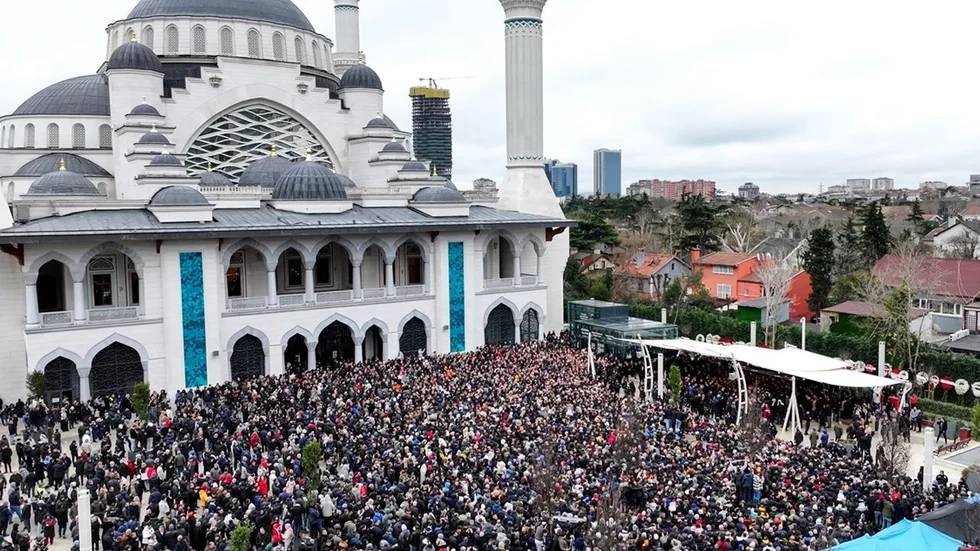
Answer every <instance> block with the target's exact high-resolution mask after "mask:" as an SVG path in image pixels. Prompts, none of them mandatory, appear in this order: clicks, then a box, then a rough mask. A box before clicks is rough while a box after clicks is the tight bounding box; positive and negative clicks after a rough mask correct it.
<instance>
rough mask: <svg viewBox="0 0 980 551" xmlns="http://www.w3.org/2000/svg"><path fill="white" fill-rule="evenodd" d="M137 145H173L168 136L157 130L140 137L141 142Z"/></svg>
mask: <svg viewBox="0 0 980 551" xmlns="http://www.w3.org/2000/svg"><path fill="white" fill-rule="evenodd" d="M136 143H138V144H141V145H172V144H171V143H170V140H168V139H167V137H166V136H164V135H163V134H161V133H159V132H157V131H155V130H154V131H153V132H147V133H146V134H143V135H142V136H140V139H139V141H138V142H136Z"/></svg>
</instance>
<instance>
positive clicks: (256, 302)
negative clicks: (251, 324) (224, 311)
mask: <svg viewBox="0 0 980 551" xmlns="http://www.w3.org/2000/svg"><path fill="white" fill-rule="evenodd" d="M268 305H269V302H268V301H267V300H266V297H243V298H230V299H228V309H229V310H261V309H262V308H265V307H266V306H268Z"/></svg>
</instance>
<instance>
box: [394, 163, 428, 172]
mask: <svg viewBox="0 0 980 551" xmlns="http://www.w3.org/2000/svg"><path fill="white" fill-rule="evenodd" d="M399 172H425V173H428V172H429V167H428V165H426V164H425V163H423V162H420V161H408V162H407V163H405V164H404V165H402V168H401V170H400V171H399Z"/></svg>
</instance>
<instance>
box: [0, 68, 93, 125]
mask: <svg viewBox="0 0 980 551" xmlns="http://www.w3.org/2000/svg"><path fill="white" fill-rule="evenodd" d="M13 114H14V115H97V116H105V117H108V116H109V83H108V82H107V81H106V78H105V76H103V75H87V76H83V77H75V78H70V79H68V80H63V81H61V82H58V83H56V84H52V85H51V86H48V87H47V88H45V89H44V90H41V91H40V92H38V93H36V94H34V95H33V96H31V97H30V99H28V100H27V101H25V102H24V103H22V104H21V105H20V107H18V108H17V110H16V111H14V112H13Z"/></svg>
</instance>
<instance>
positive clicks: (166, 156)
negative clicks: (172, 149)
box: [149, 153, 184, 167]
mask: <svg viewBox="0 0 980 551" xmlns="http://www.w3.org/2000/svg"><path fill="white" fill-rule="evenodd" d="M149 166H180V167H182V166H184V163H182V162H180V159H178V158H177V157H175V156H173V155H171V154H170V153H161V154H159V155H157V156H156V157H153V160H151V161H150V165H149Z"/></svg>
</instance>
